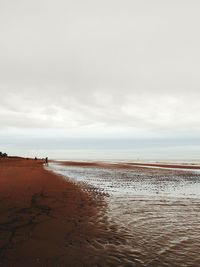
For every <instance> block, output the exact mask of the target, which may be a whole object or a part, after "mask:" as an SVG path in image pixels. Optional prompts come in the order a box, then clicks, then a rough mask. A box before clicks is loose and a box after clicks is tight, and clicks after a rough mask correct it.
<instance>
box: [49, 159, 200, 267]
mask: <svg viewBox="0 0 200 267" xmlns="http://www.w3.org/2000/svg"><path fill="white" fill-rule="evenodd" d="M49 169H50V170H53V171H54V172H56V173H58V174H61V175H63V176H64V177H65V178H66V179H72V180H73V181H76V182H77V183H81V184H82V186H83V188H87V186H88V187H90V186H92V187H94V188H95V189H96V190H97V191H98V192H103V193H105V194H104V199H105V202H106V203H107V205H106V206H105V210H102V214H100V216H102V218H105V217H106V221H107V223H108V226H107V228H104V230H103V231H104V233H103V232H102V236H103V235H104V237H105V235H106V232H110V233H112V231H113V227H114V228H115V229H114V232H115V233H117V235H116V234H115V236H113V238H110V239H109V240H107V241H106V242H105V238H104V241H103V242H101V237H99V240H98V242H99V244H100V246H99V249H100V250H105V255H106V257H105V258H104V265H102V266H105V264H107V266H159V267H162V266H200V253H199V252H200V176H199V174H198V172H191V171H189V170H188V171H181V170H178V171H177V170H161V169H145V168H138V167H134V168H133V169H125V168H117V165H116V168H109V167H108V168H107V167H106V164H105V166H104V167H102V166H96V167H95V166H92V167H90V166H89V167H88V166H84V165H81V166H78V165H76V166H65V165H63V164H62V165H61V164H59V163H51V164H50V165H49ZM97 249H98V247H97ZM99 266H101V263H100V262H99Z"/></svg>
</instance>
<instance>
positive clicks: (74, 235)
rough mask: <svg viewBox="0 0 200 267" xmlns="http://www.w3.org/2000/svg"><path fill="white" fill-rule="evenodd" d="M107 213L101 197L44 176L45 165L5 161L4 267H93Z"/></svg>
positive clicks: (0, 258)
mask: <svg viewBox="0 0 200 267" xmlns="http://www.w3.org/2000/svg"><path fill="white" fill-rule="evenodd" d="M103 209H104V207H103V204H102V199H101V197H100V196H99V197H98V196H96V195H95V196H94V192H93V193H92V192H91V193H90V192H87V191H84V190H83V189H82V188H81V187H80V186H79V185H77V184H74V183H73V182H70V181H66V180H64V179H63V178H62V177H61V176H58V175H55V174H53V173H51V172H49V171H48V170H45V169H44V168H43V162H42V161H41V160H37V161H35V160H31V159H29V160H26V159H18V158H15V159H10V158H9V159H3V160H1V161H0V236H1V238H0V266H3V267H4V266H5V267H8V266H20V267H21V266H66V264H67V266H73V267H76V266H82V265H81V263H83V262H84V264H86V265H87V263H88V265H87V266H90V264H91V262H92V261H94V263H93V264H95V262H98V261H100V258H101V257H102V250H98V249H97V247H98V244H96V245H95V240H96V239H98V238H102V237H101V232H102V227H105V228H106V221H104V222H103V224H102V223H101V225H100V224H99V223H98V220H99V218H98V216H99V215H98V213H99V212H100V211H102V210H103ZM103 238H104V239H105V240H104V241H105V242H106V239H107V238H108V237H107V236H104V237H103ZM91 255H92V256H91ZM91 257H93V259H91ZM98 258H99V259H98ZM97 259H98V260H97ZM91 266H92V265H91Z"/></svg>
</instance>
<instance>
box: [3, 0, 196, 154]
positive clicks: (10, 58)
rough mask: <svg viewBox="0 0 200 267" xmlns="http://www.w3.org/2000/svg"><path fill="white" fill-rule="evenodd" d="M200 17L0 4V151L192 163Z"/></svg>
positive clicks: (105, 3)
mask: <svg viewBox="0 0 200 267" xmlns="http://www.w3.org/2000/svg"><path fill="white" fill-rule="evenodd" d="M199 10H200V2H199V1H197V0H196V1H195V0H190V1H188V0H187V1H186V0H168V1H160V0H151V1H149V0H140V1H138V0H137V1H136V0H123V1H122V0H120V1H119V0H101V1H96V0H84V1H82V0H73V1H69V0H34V1H33V0H26V1H25V0H17V1H16V0H0V150H3V151H5V152H7V153H8V154H10V155H22V156H35V155H38V156H46V155H49V156H50V157H54V158H70V157H71V158H73V157H75V158H81V157H82V158H83V157H85V158H87V157H88V158H89V157H98V155H99V158H100V157H101V158H106V157H108V158H113V157H116V158H122V159H125V158H133V159H135V158H177V159H179V158H184V159H198V158H199V157H200V156H199V155H200V138H199V134H200V123H199V122H200V105H199V99H200V75H199V74H200V73H199V70H200V49H199V47H200V35H199V25H200V16H199ZM80 150H81V152H80ZM86 151H90V152H87V153H86ZM127 151H128V152H127Z"/></svg>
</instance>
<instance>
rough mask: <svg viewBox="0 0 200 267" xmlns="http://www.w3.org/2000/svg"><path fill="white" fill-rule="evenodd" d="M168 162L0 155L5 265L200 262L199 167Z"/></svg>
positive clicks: (0, 237) (0, 256)
mask: <svg viewBox="0 0 200 267" xmlns="http://www.w3.org/2000/svg"><path fill="white" fill-rule="evenodd" d="M165 166H166V165H165ZM168 166H169V165H168ZM168 166H167V167H168ZM181 166H182V165H181ZM186 166H187V165H186ZM186 166H184V168H183V169H185V167H186ZM147 167H149V166H148V164H147ZM160 167H162V166H160ZM167 167H166V168H165V167H164V169H159V168H146V167H145V166H136V165H135V164H134V163H128V162H127V163H106V162H83V161H82V162H72V161H68V162H49V164H48V165H44V163H43V161H41V160H33V159H29V160H26V159H22V158H8V159H1V160H0V266H2V267H15V266H16V267H24V266H26V267H27V266H31V267H32V266H42V267H54V266H59V267H60V266H61V267H64V266H67V267H68V266H69V267H71V266H73V267H84V266H85V267H96V266H98V267H104V266H110V267H117V266H126V267H143V266H148V267H152V266H159V267H161V266H174V267H179V266H181V264H183V263H184V264H185V265H184V266H188V267H189V266H190V267H192V266H199V264H200V257H199V249H198V248H199V229H200V225H199V214H200V213H199V203H200V200H199V199H200V180H199V174H198V170H194V171H193V172H192V171H191V170H186V171H184V170H182V169H180V170H179V169H178V168H176V169H174V168H171V169H167ZM177 169H178V170H177ZM186 169H187V168H186ZM195 264H196V265H195Z"/></svg>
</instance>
